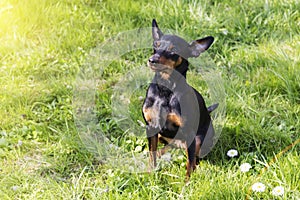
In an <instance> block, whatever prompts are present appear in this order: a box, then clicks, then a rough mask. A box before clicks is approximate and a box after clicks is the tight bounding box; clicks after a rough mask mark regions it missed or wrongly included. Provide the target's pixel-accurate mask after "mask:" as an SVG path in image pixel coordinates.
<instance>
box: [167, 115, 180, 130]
mask: <svg viewBox="0 0 300 200" xmlns="http://www.w3.org/2000/svg"><path fill="white" fill-rule="evenodd" d="M167 120H169V121H171V122H172V123H173V124H175V125H176V126H180V127H182V126H183V125H184V123H183V120H182V118H181V117H180V116H179V115H177V114H175V113H170V114H168V116H167Z"/></svg>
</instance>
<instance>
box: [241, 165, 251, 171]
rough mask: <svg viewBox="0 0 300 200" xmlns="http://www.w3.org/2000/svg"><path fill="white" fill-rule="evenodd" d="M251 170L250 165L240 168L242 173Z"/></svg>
mask: <svg viewBox="0 0 300 200" xmlns="http://www.w3.org/2000/svg"><path fill="white" fill-rule="evenodd" d="M250 169H251V165H250V164H249V163H243V164H241V166H240V170H241V172H248V171H249V170H250Z"/></svg>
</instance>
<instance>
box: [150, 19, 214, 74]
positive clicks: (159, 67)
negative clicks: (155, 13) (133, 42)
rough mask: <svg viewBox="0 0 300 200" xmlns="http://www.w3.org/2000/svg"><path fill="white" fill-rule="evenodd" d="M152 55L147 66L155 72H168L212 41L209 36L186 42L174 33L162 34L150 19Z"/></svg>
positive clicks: (201, 51)
mask: <svg viewBox="0 0 300 200" xmlns="http://www.w3.org/2000/svg"><path fill="white" fill-rule="evenodd" d="M152 37H153V40H154V41H153V49H154V52H153V55H152V56H151V57H150V58H149V60H148V66H149V67H150V68H151V69H152V70H154V71H157V72H162V73H166V74H170V73H171V72H172V70H174V69H176V68H177V67H178V66H180V65H181V64H182V62H183V61H186V60H187V59H188V58H190V57H198V56H199V55H200V54H201V53H203V52H204V51H206V50H207V49H208V48H209V47H210V46H211V44H212V43H213V41H214V38H213V37H211V36H208V37H205V38H202V39H199V40H195V41H192V42H191V43H188V42H186V41H185V40H184V39H182V38H181V37H179V36H176V35H164V34H163V33H162V31H161V30H160V29H159V28H158V25H157V23H156V21H155V19H153V21H152Z"/></svg>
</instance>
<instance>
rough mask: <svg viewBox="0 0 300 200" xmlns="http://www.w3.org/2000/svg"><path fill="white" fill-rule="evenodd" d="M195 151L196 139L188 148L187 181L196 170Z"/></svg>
mask: <svg viewBox="0 0 300 200" xmlns="http://www.w3.org/2000/svg"><path fill="white" fill-rule="evenodd" d="M195 151H196V142H195V139H193V141H192V143H191V144H190V146H189V147H188V148H187V156H188V159H187V165H186V181H189V178H190V176H191V173H192V171H193V170H195V169H196V158H195Z"/></svg>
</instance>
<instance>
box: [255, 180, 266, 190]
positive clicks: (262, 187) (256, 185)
mask: <svg viewBox="0 0 300 200" xmlns="http://www.w3.org/2000/svg"><path fill="white" fill-rule="evenodd" d="M265 189H266V186H265V185H264V184H263V183H260V182H258V183H254V184H253V185H252V190H253V191H254V192H264V191H265Z"/></svg>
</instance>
